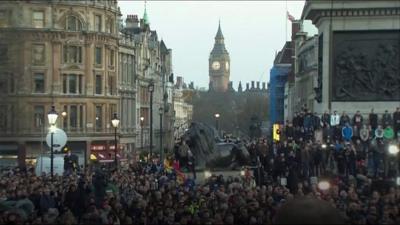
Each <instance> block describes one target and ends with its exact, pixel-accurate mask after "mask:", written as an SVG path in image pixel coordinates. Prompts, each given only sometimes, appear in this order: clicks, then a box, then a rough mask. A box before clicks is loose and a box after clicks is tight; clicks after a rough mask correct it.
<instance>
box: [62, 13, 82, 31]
mask: <svg viewBox="0 0 400 225" xmlns="http://www.w3.org/2000/svg"><path fill="white" fill-rule="evenodd" d="M66 29H67V30H69V31H81V30H82V23H81V21H80V20H79V19H78V18H77V17H75V16H68V17H67V22H66Z"/></svg>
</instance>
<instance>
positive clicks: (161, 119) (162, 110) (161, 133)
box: [159, 107, 164, 163]
mask: <svg viewBox="0 0 400 225" xmlns="http://www.w3.org/2000/svg"><path fill="white" fill-rule="evenodd" d="M159 110H160V162H161V163H162V162H163V153H164V152H163V113H164V109H163V108H162V107H160V108H159Z"/></svg>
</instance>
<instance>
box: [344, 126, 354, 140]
mask: <svg viewBox="0 0 400 225" xmlns="http://www.w3.org/2000/svg"><path fill="white" fill-rule="evenodd" d="M342 137H343V139H344V140H345V141H347V142H349V141H351V138H352V137H353V128H351V126H350V124H349V123H346V125H345V126H344V127H343V128H342Z"/></svg>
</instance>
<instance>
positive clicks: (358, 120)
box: [353, 111, 364, 130]
mask: <svg viewBox="0 0 400 225" xmlns="http://www.w3.org/2000/svg"><path fill="white" fill-rule="evenodd" d="M363 122H364V118H363V116H362V115H361V113H360V111H357V112H356V114H354V116H353V125H354V126H357V128H358V129H359V130H360V129H361V126H362V124H363Z"/></svg>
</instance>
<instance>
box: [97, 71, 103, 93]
mask: <svg viewBox="0 0 400 225" xmlns="http://www.w3.org/2000/svg"><path fill="white" fill-rule="evenodd" d="M102 81H103V78H102V76H101V75H100V74H96V94H97V95H101V94H102V90H103V82H102Z"/></svg>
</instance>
